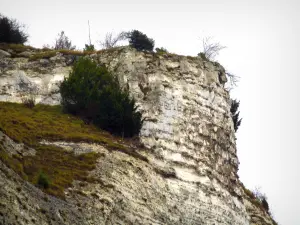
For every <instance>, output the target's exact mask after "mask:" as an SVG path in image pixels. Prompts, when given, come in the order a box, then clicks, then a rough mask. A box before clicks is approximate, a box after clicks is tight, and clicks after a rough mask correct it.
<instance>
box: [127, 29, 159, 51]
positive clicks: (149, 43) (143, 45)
mask: <svg viewBox="0 0 300 225" xmlns="http://www.w3.org/2000/svg"><path fill="white" fill-rule="evenodd" d="M127 37H128V39H129V45H130V46H131V47H133V48H135V49H137V50H139V51H143V50H145V51H153V48H154V40H153V39H152V38H148V37H147V35H146V34H144V33H142V32H140V31H138V30H133V31H131V32H129V33H128V34H127Z"/></svg>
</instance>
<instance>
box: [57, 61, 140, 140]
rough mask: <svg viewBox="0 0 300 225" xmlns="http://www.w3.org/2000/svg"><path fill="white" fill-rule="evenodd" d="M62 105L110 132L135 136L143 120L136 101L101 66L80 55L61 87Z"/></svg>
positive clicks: (115, 78)
mask: <svg viewBox="0 0 300 225" xmlns="http://www.w3.org/2000/svg"><path fill="white" fill-rule="evenodd" d="M60 93H61V96H62V101H61V103H62V106H63V108H64V109H65V110H66V111H68V112H70V113H72V114H75V115H78V116H80V117H82V118H84V119H85V120H86V121H87V122H92V123H94V124H95V125H97V126H99V127H100V128H102V129H104V130H107V131H109V132H111V133H113V134H117V135H121V136H125V137H132V136H134V135H138V134H139V132H140V129H141V127H142V123H143V119H142V115H141V113H140V112H138V111H137V106H136V104H135V100H134V99H131V98H130V97H129V92H128V91H125V90H122V89H121V87H120V84H119V82H118V79H117V77H115V76H113V75H112V74H111V73H110V72H109V71H108V70H107V69H106V67H104V66H97V64H96V63H95V62H92V61H91V60H90V59H88V58H80V59H79V60H78V61H77V62H76V63H75V64H74V66H73V69H72V71H71V73H70V75H69V77H68V78H65V79H64V81H63V82H62V84H61V86H60Z"/></svg>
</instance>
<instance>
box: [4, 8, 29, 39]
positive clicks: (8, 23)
mask: <svg viewBox="0 0 300 225" xmlns="http://www.w3.org/2000/svg"><path fill="white" fill-rule="evenodd" d="M24 28H25V26H24V25H22V24H20V23H19V22H18V21H17V20H15V19H10V18H8V17H5V16H3V15H1V14H0V42H4V43H14V44H24V43H25V42H26V41H27V40H28V34H27V33H26V32H25V31H24Z"/></svg>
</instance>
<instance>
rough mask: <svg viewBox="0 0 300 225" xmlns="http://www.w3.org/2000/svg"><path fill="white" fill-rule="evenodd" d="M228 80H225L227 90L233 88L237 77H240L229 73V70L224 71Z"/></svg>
mask: <svg viewBox="0 0 300 225" xmlns="http://www.w3.org/2000/svg"><path fill="white" fill-rule="evenodd" d="M225 74H226V76H227V78H228V80H229V82H227V87H226V88H227V90H228V91H230V90H232V89H233V88H235V87H236V86H237V83H238V82H239V79H240V77H239V76H236V75H234V74H232V73H229V72H225Z"/></svg>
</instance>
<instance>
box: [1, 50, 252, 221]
mask: <svg viewBox="0 0 300 225" xmlns="http://www.w3.org/2000/svg"><path fill="white" fill-rule="evenodd" d="M90 57H91V58H92V59H93V60H95V61H96V62H97V63H99V64H100V63H101V64H103V63H104V64H106V65H107V66H108V68H109V69H110V70H111V71H113V72H114V73H115V74H117V75H118V77H119V80H120V83H121V84H122V85H123V87H124V88H128V89H129V91H130V93H131V95H132V96H133V97H134V98H135V99H136V101H137V104H138V105H139V109H140V110H141V111H142V112H143V116H144V117H145V118H146V121H145V123H144V125H143V128H142V131H141V135H140V136H141V141H142V142H143V143H144V145H145V146H146V147H147V148H148V149H149V151H147V152H144V153H143V154H144V155H145V156H146V157H147V158H148V159H149V163H145V162H144V161H141V160H139V159H135V158H133V157H130V156H128V155H126V154H124V153H120V152H109V151H107V150H106V149H105V148H103V147H102V146H98V145H97V146H96V145H88V144H82V145H80V146H78V145H76V144H74V143H55V144H57V145H59V146H61V147H65V148H67V149H69V150H71V151H74V152H84V151H97V152H100V153H102V155H103V156H104V158H101V160H99V162H98V164H97V168H96V169H95V170H94V171H93V172H92V173H93V175H94V176H96V177H97V178H98V179H100V180H102V181H103V182H102V184H88V185H86V186H82V185H80V184H79V183H78V182H75V184H74V187H72V188H70V189H69V190H68V191H67V192H66V194H67V196H68V197H67V200H66V201H67V204H68V207H69V208H70V209H68V210H66V211H64V212H65V213H69V214H70V215H71V214H72V215H73V213H74V212H78V207H77V208H76V205H77V204H78V203H79V202H80V203H83V206H82V208H81V211H80V213H79V214H78V215H80V218H84V219H83V220H81V219H80V220H78V222H74V220H73V219H71V218H73V217H72V216H70V215H69V216H67V217H66V218H64V224H228V225H232V224H237V225H248V224H250V222H251V218H250V216H249V215H248V213H247V211H246V207H245V204H244V200H243V197H244V191H243V188H242V186H241V185H240V182H239V180H238V176H237V170H238V164H239V162H238V158H237V155H236V146H235V134H234V129H233V123H232V120H231V117H230V106H229V94H228V92H227V91H226V90H225V89H224V83H225V82H226V76H225V70H224V68H223V67H222V66H220V65H219V64H218V63H212V62H208V61H203V60H202V59H201V58H198V57H185V56H177V55H171V54H166V55H163V56H158V55H156V54H153V53H143V52H137V51H135V50H133V49H130V48H118V49H115V50H111V51H103V52H101V53H99V54H94V55H92V56H90ZM68 60H69V59H68V58H67V57H64V56H62V55H58V56H55V57H53V58H51V59H50V60H48V61H36V62H29V61H28V59H24V58H22V59H21V58H4V59H1V61H0V72H1V73H0V101H14V102H20V101H21V100H22V98H23V97H24V96H25V97H26V96H28V95H30V94H32V93H33V94H35V96H36V99H37V101H38V102H40V103H44V104H52V105H54V104H59V102H60V95H59V83H60V82H61V81H62V80H63V79H64V77H66V76H68V74H69V71H70V69H71V68H70V67H69V66H67V65H66V64H69V63H68ZM45 143H46V142H45ZM52 144H53V143H52ZM78 149H79V150H78ZM0 176H4V175H2V174H1V173H0ZM75 189H79V190H80V191H83V192H84V193H86V196H85V197H83V196H80V195H78V194H77V195H76V193H77V192H74V190H75ZM12 196H15V195H14V194H12ZM95 196H97V197H95ZM31 197H33V196H31ZM51 201H52V200H51ZM53 201H54V200H53ZM43 204H44V203H43ZM49 204H50V203H49ZM44 207H45V206H44ZM47 207H48V206H47ZM49 207H50V206H49ZM64 207H65V206H63V205H62V206H61V207H60V209H61V210H63V208H64ZM11 210H13V209H11ZM70 210H71V211H70ZM72 210H73V211H72ZM28 217H30V215H28ZM40 218H42V217H40ZM57 218H59V216H58V217H57ZM42 221H44V220H42ZM45 221H46V222H45V223H43V224H50V223H47V220H45ZM41 224H42V223H41ZM57 224H60V223H57Z"/></svg>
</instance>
